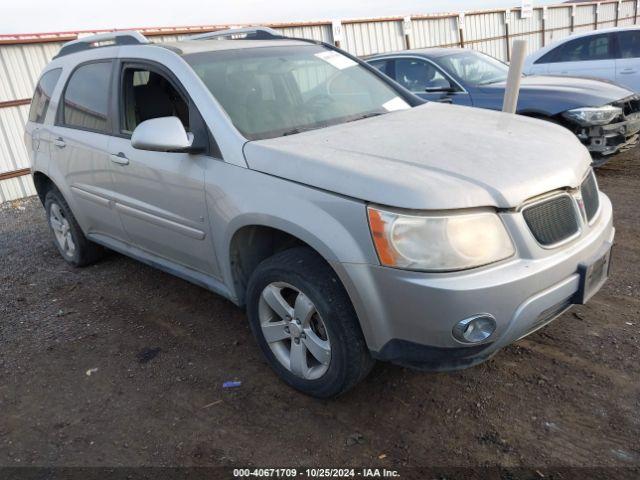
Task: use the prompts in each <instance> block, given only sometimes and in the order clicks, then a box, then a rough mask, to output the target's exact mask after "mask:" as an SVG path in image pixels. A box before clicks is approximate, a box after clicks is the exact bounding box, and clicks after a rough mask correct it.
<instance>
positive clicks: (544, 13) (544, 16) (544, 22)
mask: <svg viewBox="0 0 640 480" xmlns="http://www.w3.org/2000/svg"><path fill="white" fill-rule="evenodd" d="M639 1H640V0H639ZM546 28H547V7H546V5H545V6H544V7H542V46H543V47H544V44H545V43H546V40H547V39H546V37H547V33H546Z"/></svg>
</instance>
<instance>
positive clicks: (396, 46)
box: [0, 0, 640, 202]
mask: <svg viewBox="0 0 640 480" xmlns="http://www.w3.org/2000/svg"><path fill="white" fill-rule="evenodd" d="M639 2H640V0H620V1H608V2H593V3H579V4H562V5H553V6H547V7H540V8H534V9H533V12H532V13H531V15H524V16H523V12H522V11H521V10H520V9H518V8H516V9H506V10H485V11H476V12H465V13H451V14H440V15H417V16H412V17H390V18H376V19H364V20H342V21H337V22H336V21H333V22H314V23H289V24H273V25H270V26H271V27H273V28H275V29H277V30H280V31H282V32H283V33H284V34H285V35H288V36H295V37H305V38H312V39H315V40H322V41H324V42H330V43H334V44H336V45H338V46H340V47H341V48H344V49H346V50H347V51H349V52H351V53H353V54H355V55H369V54H373V53H381V52H390V51H397V50H404V49H408V48H422V47H436V46H444V47H451V46H459V47H467V48H473V49H476V50H480V51H482V52H485V53H488V54H489V55H493V56H494V57H497V58H499V59H501V60H504V61H509V56H510V51H509V48H510V45H511V42H512V40H513V39H515V38H520V39H525V40H527V45H528V51H529V52H533V51H535V50H537V49H539V48H540V47H542V46H544V45H545V44H548V43H549V42H552V41H554V40H557V39H560V38H563V37H566V36H567V35H570V34H571V33H573V32H580V31H585V30H596V29H599V28H608V27H615V26H626V25H635V24H636V23H637V20H638V3H639ZM525 17H526V18H525ZM221 28H227V26H225V25H204V26H198V27H175V28H140V29H138V30H140V31H141V32H142V33H143V34H144V35H146V36H148V37H151V39H152V40H153V41H157V42H163V41H172V40H176V39H180V38H184V37H185V36H188V35H190V34H194V33H200V32H206V31H211V30H218V29H221ZM87 33H97V32H61V33H51V34H23V35H0V202H4V201H7V200H13V199H17V198H22V197H26V196H29V195H33V194H35V190H34V187H33V184H32V182H31V176H30V175H28V173H29V161H28V156H27V150H26V147H25V145H24V142H23V126H24V124H25V122H26V120H27V114H28V110H29V103H30V97H31V94H32V92H33V89H34V87H35V83H36V81H37V79H38V76H39V74H40V71H41V70H42V69H43V68H44V67H45V65H46V64H47V62H48V61H49V60H50V59H51V57H53V56H54V55H55V54H56V52H57V51H58V50H59V48H60V47H61V45H62V44H63V43H64V42H67V41H69V40H74V39H76V38H78V36H79V35H83V34H87Z"/></svg>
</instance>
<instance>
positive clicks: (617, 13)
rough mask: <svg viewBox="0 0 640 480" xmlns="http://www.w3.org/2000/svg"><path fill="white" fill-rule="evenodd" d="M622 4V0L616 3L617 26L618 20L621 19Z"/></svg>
mask: <svg viewBox="0 0 640 480" xmlns="http://www.w3.org/2000/svg"><path fill="white" fill-rule="evenodd" d="M621 6H622V4H621V3H620V0H618V3H617V4H616V25H615V26H616V27H617V26H618V22H619V21H620V7H621Z"/></svg>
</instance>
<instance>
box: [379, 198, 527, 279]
mask: <svg viewBox="0 0 640 480" xmlns="http://www.w3.org/2000/svg"><path fill="white" fill-rule="evenodd" d="M368 214H369V225H370V227H371V234H372V236H373V242H374V244H375V247H376V251H377V252H378V257H379V258H380V263H382V264H383V265H385V266H388V267H396V268H406V269H410V270H425V271H435V272H437V271H447V270H463V269H465V268H473V267H478V266H480V265H486V264H488V263H492V262H496V261H498V260H502V259H504V258H507V257H510V256H511V255H513V254H514V252H515V250H514V248H513V243H512V242H511V238H510V237H509V234H508V233H507V231H506V229H505V227H504V225H503V224H502V221H501V220H500V217H498V215H497V214H496V213H495V212H493V211H491V210H488V209H487V210H478V211H476V212H473V213H454V214H448V215H444V214H442V215H414V214H405V213H398V212H393V211H388V210H380V209H378V208H374V207H368Z"/></svg>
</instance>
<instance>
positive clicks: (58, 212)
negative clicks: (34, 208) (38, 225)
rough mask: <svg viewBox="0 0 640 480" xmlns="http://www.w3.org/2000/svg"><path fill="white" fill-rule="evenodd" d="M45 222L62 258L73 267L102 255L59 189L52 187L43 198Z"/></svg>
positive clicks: (89, 263) (89, 262) (81, 265)
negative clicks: (85, 233) (84, 231)
mask: <svg viewBox="0 0 640 480" xmlns="http://www.w3.org/2000/svg"><path fill="white" fill-rule="evenodd" d="M44 208H45V211H46V214H47V223H48V224H49V229H50V230H51V234H52V236H53V244H54V245H55V246H56V248H57V249H58V251H59V252H60V255H62V258H64V259H65V260H66V261H67V263H69V264H71V265H73V266H74V267H84V266H87V265H91V264H92V263H95V262H96V261H98V260H99V259H100V258H102V257H103V256H104V249H103V248H102V247H101V246H100V245H97V244H95V243H93V242H92V241H90V240H88V239H87V237H85V235H84V233H82V230H81V229H80V225H78V222H77V220H76V218H75V217H74V216H73V213H72V212H71V209H70V208H69V205H68V204H67V202H66V200H65V199H64V197H63V196H62V194H61V193H60V191H59V190H57V189H56V188H52V189H50V190H49V191H48V192H47V195H46V196H45V200H44Z"/></svg>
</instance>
